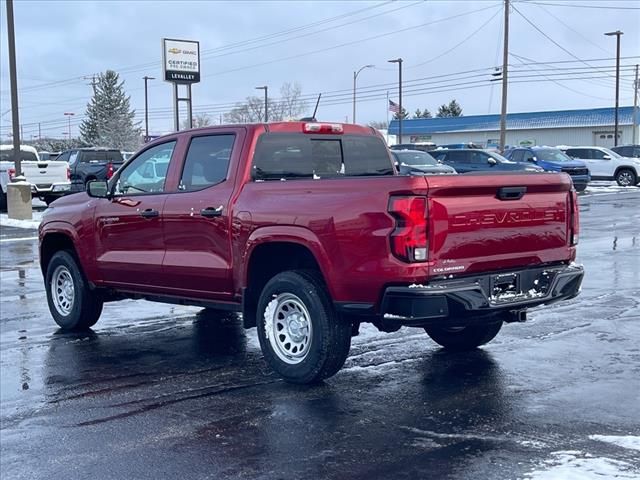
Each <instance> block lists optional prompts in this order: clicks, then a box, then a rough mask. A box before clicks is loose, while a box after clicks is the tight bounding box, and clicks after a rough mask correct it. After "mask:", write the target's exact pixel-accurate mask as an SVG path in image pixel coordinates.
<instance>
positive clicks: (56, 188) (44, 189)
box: [31, 182, 71, 197]
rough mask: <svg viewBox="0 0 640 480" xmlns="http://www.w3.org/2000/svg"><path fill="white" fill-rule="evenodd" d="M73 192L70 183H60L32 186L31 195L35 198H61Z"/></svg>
mask: <svg viewBox="0 0 640 480" xmlns="http://www.w3.org/2000/svg"><path fill="white" fill-rule="evenodd" d="M70 191H71V183H70V182H58V183H51V184H48V185H42V184H41V185H37V184H33V183H32V184H31V195H32V196H33V197H44V196H47V197H61V196H63V195H67V194H68V193H69V192H70Z"/></svg>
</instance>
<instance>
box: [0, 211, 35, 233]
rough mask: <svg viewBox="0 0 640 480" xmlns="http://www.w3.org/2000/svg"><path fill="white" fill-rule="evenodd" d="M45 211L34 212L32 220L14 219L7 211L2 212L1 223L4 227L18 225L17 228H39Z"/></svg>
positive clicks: (0, 215)
mask: <svg viewBox="0 0 640 480" xmlns="http://www.w3.org/2000/svg"><path fill="white" fill-rule="evenodd" d="M43 213H44V212H33V219H32V220H14V219H12V218H9V216H8V215H7V214H6V213H2V214H0V225H1V226H3V227H17V228H29V229H32V230H33V229H36V230H37V229H38V226H39V225H40V222H41V221H42V214H43Z"/></svg>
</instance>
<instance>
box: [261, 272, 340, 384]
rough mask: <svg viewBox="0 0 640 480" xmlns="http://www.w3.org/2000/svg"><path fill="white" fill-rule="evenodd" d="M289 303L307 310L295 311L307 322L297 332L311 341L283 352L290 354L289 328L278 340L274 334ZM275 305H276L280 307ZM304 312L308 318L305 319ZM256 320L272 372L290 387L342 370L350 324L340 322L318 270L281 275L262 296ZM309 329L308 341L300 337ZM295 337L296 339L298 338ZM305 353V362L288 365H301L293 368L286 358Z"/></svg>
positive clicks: (284, 319)
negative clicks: (287, 341)
mask: <svg viewBox="0 0 640 480" xmlns="http://www.w3.org/2000/svg"><path fill="white" fill-rule="evenodd" d="M287 301H289V302H293V304H296V303H300V304H301V305H302V307H303V309H302V310H301V309H298V310H294V309H291V310H290V311H291V312H294V313H296V314H300V315H302V316H303V321H302V323H301V324H298V327H294V328H298V330H297V332H296V333H297V334H298V335H299V337H298V338H300V337H303V338H304V339H306V340H307V341H306V344H305V343H304V342H305V341H304V340H301V342H302V343H303V344H304V345H305V346H304V347H300V350H299V351H296V350H295V348H297V346H294V347H289V348H290V350H289V351H283V350H286V349H287V347H286V345H287V344H286V340H279V338H282V337H283V336H284V335H281V334H280V332H284V331H285V330H284V329H282V330H279V331H278V337H279V338H276V337H275V336H274V333H273V332H275V331H276V330H275V329H277V328H278V326H279V325H280V322H278V320H277V318H280V317H279V312H282V311H284V310H283V309H284V308H285V307H287V306H288V304H287ZM273 302H276V303H275V305H274V303H273ZM268 309H269V310H268ZM304 309H306V314H308V317H309V318H307V319H306V320H305V319H304V318H305V312H304ZM287 311H289V310H287ZM289 316H290V315H289ZM289 316H287V317H284V316H283V317H282V318H283V320H282V322H285V321H289V320H287V319H288V318H289ZM256 319H257V327H258V338H259V340H260V347H261V348H262V353H263V355H264V357H265V359H266V361H267V363H268V364H269V365H270V366H271V368H273V370H275V371H276V372H277V373H278V374H280V375H281V376H282V377H283V378H284V379H285V380H286V381H287V382H291V383H301V384H307V383H315V382H319V381H321V380H323V379H325V378H329V377H331V376H332V375H334V374H335V373H337V372H338V370H340V368H341V367H342V365H344V361H345V360H346V358H347V355H348V354H349V348H350V347H351V325H350V324H349V323H348V322H345V321H344V320H341V319H340V317H339V315H338V313H337V312H336V311H335V309H334V307H333V302H332V301H331V298H330V296H329V293H328V291H327V288H326V286H325V284H324V281H323V280H322V276H321V275H320V274H319V273H318V272H316V271H314V270H292V271H288V272H282V273H279V274H277V275H276V276H275V277H273V278H272V279H271V280H269V282H267V284H266V285H265V287H264V289H263V290H262V293H261V294H260V299H259V300H258V309H257V313H256ZM268 319H270V320H268ZM274 321H275V322H276V324H275V326H274ZM307 324H310V328H308V327H307V329H306V336H305V333H301V332H305V330H304V328H299V325H307ZM267 331H269V333H267ZM291 333H292V330H291V329H288V333H287V334H291ZM268 335H270V336H271V337H270V338H269V337H268ZM287 338H288V337H287ZM291 338H295V337H294V336H293V334H292V337H291ZM292 343H293V344H294V345H295V340H291V342H290V343H289V345H291V344H292ZM278 345H282V348H278ZM302 352H304V356H301V358H297V359H296V358H294V359H292V358H289V362H292V361H295V362H297V363H289V362H287V361H285V360H283V358H282V357H287V354H291V355H292V356H293V355H294V354H298V355H302Z"/></svg>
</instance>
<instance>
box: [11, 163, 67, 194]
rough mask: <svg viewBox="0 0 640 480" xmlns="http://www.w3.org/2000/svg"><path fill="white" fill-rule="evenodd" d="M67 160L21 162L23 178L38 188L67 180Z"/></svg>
mask: <svg viewBox="0 0 640 480" xmlns="http://www.w3.org/2000/svg"><path fill="white" fill-rule="evenodd" d="M68 165H69V164H68V163H67V162H58V161H55V160H51V161H44V160H43V161H39V162H22V171H23V173H24V176H25V178H26V179H27V181H28V182H29V183H31V184H34V185H37V186H38V187H40V188H47V187H49V186H51V184H53V183H64V182H68V181H69V178H68V177H67V168H68Z"/></svg>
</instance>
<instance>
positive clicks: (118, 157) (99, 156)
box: [81, 150, 123, 162]
mask: <svg viewBox="0 0 640 480" xmlns="http://www.w3.org/2000/svg"><path fill="white" fill-rule="evenodd" d="M81 158H82V161H83V162H96V161H98V162H122V161H123V159H122V154H121V153H120V152H119V151H117V150H98V151H93V150H85V151H83V152H82V157H81Z"/></svg>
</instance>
